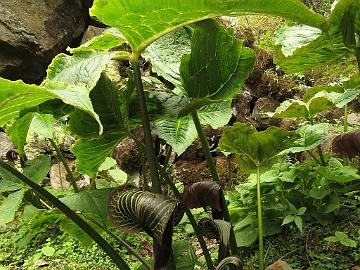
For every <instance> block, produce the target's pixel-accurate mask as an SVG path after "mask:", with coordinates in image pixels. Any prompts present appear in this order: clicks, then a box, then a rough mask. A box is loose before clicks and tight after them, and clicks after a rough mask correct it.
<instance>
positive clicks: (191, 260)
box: [172, 240, 197, 270]
mask: <svg viewBox="0 0 360 270" xmlns="http://www.w3.org/2000/svg"><path fill="white" fill-rule="evenodd" d="M172 249H173V254H174V258H175V264H176V269H177V270H191V269H194V267H195V264H196V261H197V257H196V254H195V251H194V248H193V247H192V245H191V244H190V243H189V242H188V241H185V240H177V241H174V243H173V245H172Z"/></svg>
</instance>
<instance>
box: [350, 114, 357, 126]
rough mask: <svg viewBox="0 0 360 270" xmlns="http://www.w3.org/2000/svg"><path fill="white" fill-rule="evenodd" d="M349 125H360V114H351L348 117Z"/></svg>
mask: <svg viewBox="0 0 360 270" xmlns="http://www.w3.org/2000/svg"><path fill="white" fill-rule="evenodd" d="M348 124H349V125H351V126H352V125H359V124H360V114H359V113H350V114H349V115H348Z"/></svg>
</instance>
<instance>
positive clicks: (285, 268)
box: [265, 260, 292, 270]
mask: <svg viewBox="0 0 360 270" xmlns="http://www.w3.org/2000/svg"><path fill="white" fill-rule="evenodd" d="M265 270H292V269H291V268H290V266H289V265H288V264H287V263H286V262H284V261H283V260H277V261H276V262H274V263H273V264H272V265H269V266H268V267H266V269H265Z"/></svg>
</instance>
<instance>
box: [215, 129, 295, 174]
mask: <svg viewBox="0 0 360 270" xmlns="http://www.w3.org/2000/svg"><path fill="white" fill-rule="evenodd" d="M290 135H291V133H289V132H288V131H286V130H284V129H281V128H276V127H270V128H268V129H266V130H265V131H262V132H257V131H256V129H255V128H253V127H252V126H251V125H249V124H240V123H237V124H235V125H234V126H232V127H227V128H225V130H224V134H223V136H222V137H221V139H220V143H219V148H220V149H221V150H223V151H227V152H231V153H235V154H237V155H238V158H239V162H240V168H241V169H242V170H245V171H250V172H253V171H255V170H256V168H258V167H265V166H270V165H271V164H272V162H273V161H274V160H275V158H276V157H277V155H278V154H279V153H280V152H281V151H282V150H284V149H286V148H287V147H288V146H289V143H290V142H291V140H292V139H293V138H291V136H290Z"/></svg>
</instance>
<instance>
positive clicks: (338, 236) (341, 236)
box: [325, 231, 357, 248]
mask: <svg viewBox="0 0 360 270" xmlns="http://www.w3.org/2000/svg"><path fill="white" fill-rule="evenodd" d="M325 240H326V241H329V242H335V243H337V242H338V243H340V244H342V245H343V246H346V247H351V248H356V246H357V243H356V241H355V240H353V239H350V238H349V236H348V235H347V234H346V233H344V232H339V231H336V232H335V235H333V236H329V237H326V238H325Z"/></svg>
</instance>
